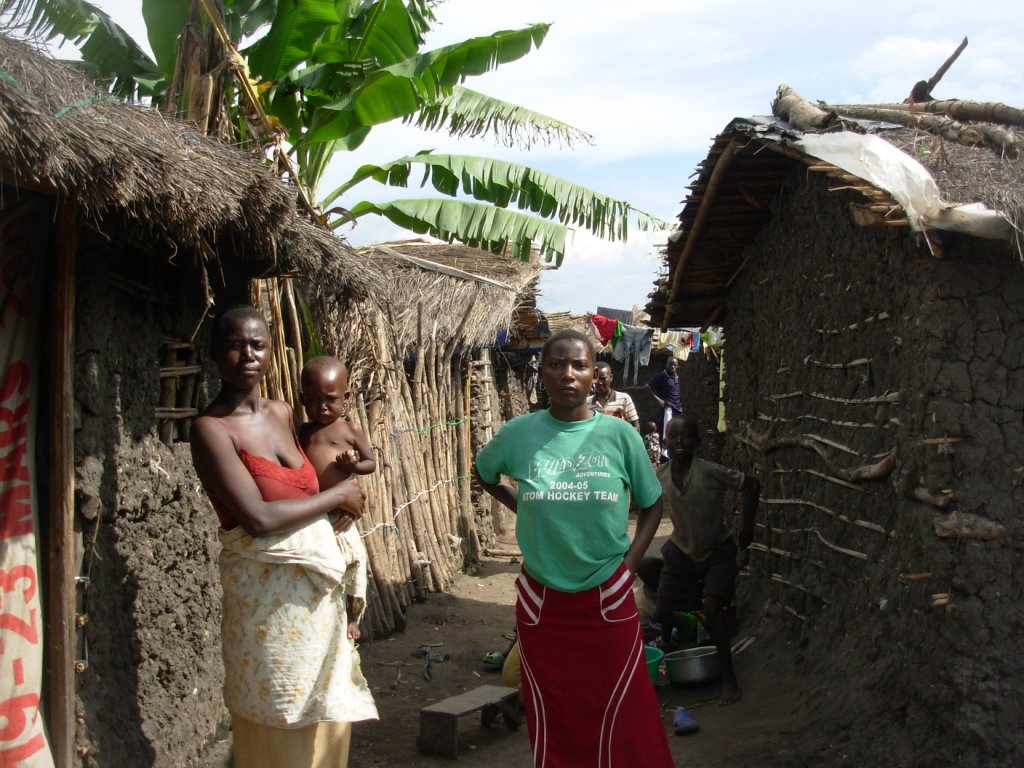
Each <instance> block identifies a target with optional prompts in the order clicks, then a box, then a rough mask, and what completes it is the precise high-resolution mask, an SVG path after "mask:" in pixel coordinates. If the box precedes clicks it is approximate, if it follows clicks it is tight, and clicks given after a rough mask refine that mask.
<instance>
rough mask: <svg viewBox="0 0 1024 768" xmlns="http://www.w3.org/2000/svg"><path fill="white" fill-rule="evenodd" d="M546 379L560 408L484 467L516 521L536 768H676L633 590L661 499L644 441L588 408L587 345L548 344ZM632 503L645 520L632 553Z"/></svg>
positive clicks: (554, 339) (518, 425)
mask: <svg viewBox="0 0 1024 768" xmlns="http://www.w3.org/2000/svg"><path fill="white" fill-rule="evenodd" d="M540 370H541V377H542V378H543V381H544V390H545V391H546V392H547V394H548V398H549V402H550V406H549V408H548V409H547V410H544V411H537V412H535V413H530V414H526V415H523V416H518V417H516V418H514V419H512V420H511V421H509V422H508V423H507V424H505V426H503V427H502V428H501V430H500V431H499V432H498V433H497V434H496V435H495V436H494V438H493V439H492V440H491V441H490V442H489V443H488V444H487V445H485V446H484V447H483V448H482V449H481V450H480V452H479V453H478V454H477V457H476V462H475V466H476V474H477V478H478V479H479V481H480V484H481V485H482V486H483V488H484V489H485V490H486V491H487V492H488V493H490V494H491V495H492V496H494V498H496V499H497V500H498V501H499V502H501V503H502V504H504V505H505V506H507V507H508V508H509V509H511V510H512V511H513V512H515V513H516V515H517V517H516V538H517V540H518V541H519V546H520V549H521V550H522V553H523V566H522V572H521V573H520V575H519V578H518V579H517V581H516V592H517V601H516V628H517V634H518V637H519V651H520V663H521V675H522V691H523V705H524V709H525V711H526V722H527V726H528V728H529V733H530V743H531V745H532V747H533V760H534V764H535V765H537V766H575V765H601V766H608V767H609V768H632V767H633V766H638V765H643V766H650V767H653V768H669V766H672V765H673V762H672V755H671V753H670V752H669V748H668V737H667V735H666V733H665V728H664V727H663V725H662V722H661V712H660V709H659V706H658V700H657V697H656V696H655V693H654V686H653V685H652V684H651V680H650V677H649V676H648V674H647V665H646V661H645V656H644V645H643V638H642V635H641V628H640V621H639V618H638V615H637V607H636V603H635V601H634V600H633V593H632V586H633V580H634V574H635V573H636V571H637V568H638V567H639V564H640V559H641V557H642V556H643V554H644V552H645V551H646V550H647V547H648V546H649V545H650V543H651V541H652V540H653V538H654V534H655V532H656V531H657V528H658V523H659V521H660V519H661V502H660V494H661V489H660V488H659V486H658V481H657V478H656V476H655V474H654V469H653V467H651V463H650V461H649V460H648V459H647V455H646V452H645V451H644V446H643V440H641V439H640V433H639V432H637V431H636V430H635V429H633V428H632V427H630V426H629V425H628V424H627V423H626V422H625V421H623V420H622V419H615V418H610V417H608V416H606V415H604V414H602V413H595V412H593V411H592V410H591V409H590V408H589V403H588V401H589V399H590V386H591V384H592V382H593V379H594V349H593V346H592V345H591V342H590V340H589V339H588V338H587V337H586V336H585V335H583V334H582V333H579V332H578V331H573V330H565V331H560V332H558V333H556V334H554V335H553V336H551V337H550V338H549V339H548V341H547V343H546V344H545V345H544V349H543V351H542V353H541V360H540ZM502 475H505V476H507V477H510V478H512V479H514V480H515V481H517V487H513V486H511V485H508V484H506V483H502V482H501V478H502ZM630 498H632V499H634V500H635V502H636V504H637V505H638V506H639V507H640V510H641V511H640V513H639V516H638V518H637V524H636V533H635V534H634V536H633V540H632V542H630V539H629V533H628V531H629V504H630Z"/></svg>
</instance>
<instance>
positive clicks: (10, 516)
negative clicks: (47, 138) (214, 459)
mask: <svg viewBox="0 0 1024 768" xmlns="http://www.w3.org/2000/svg"><path fill="white" fill-rule="evenodd" d="M5 197H6V195H5ZM11 197H12V198H15V199H7V200H4V201H3V202H0V301H2V304H0V766H4V767H5V768H6V767H7V766H11V768H14V766H18V768H53V758H52V756H51V754H50V747H49V745H48V744H47V741H46V733H45V731H44V729H43V716H42V712H41V709H40V707H41V703H42V699H41V697H42V691H41V687H42V672H43V610H42V603H41V591H40V586H41V584H40V578H39V558H38V547H37V542H38V540H39V539H38V531H39V520H38V508H37V498H36V493H35V488H36V483H35V472H36V467H35V448H36V446H35V435H36V395H37V389H38V385H37V382H36V378H37V368H36V363H37V361H36V350H37V345H36V339H37V337H38V328H37V320H38V312H37V311H36V305H37V303H38V302H37V301H36V300H35V295H34V294H35V291H36V282H37V275H38V270H37V269H36V268H37V266H38V265H39V264H40V263H41V260H42V257H43V254H42V252H41V251H42V248H41V245H42V239H41V238H40V237H39V232H40V228H41V227H43V226H45V221H44V219H43V216H42V214H41V211H40V209H39V207H38V206H36V205H33V204H32V203H30V202H25V201H22V200H18V199H17V195H12V196H11ZM68 407H70V404H69V406H68Z"/></svg>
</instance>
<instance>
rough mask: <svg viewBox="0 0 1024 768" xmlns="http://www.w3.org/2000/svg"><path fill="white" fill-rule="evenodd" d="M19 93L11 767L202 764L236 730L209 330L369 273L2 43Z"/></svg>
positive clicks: (211, 166)
mask: <svg viewBox="0 0 1024 768" xmlns="http://www.w3.org/2000/svg"><path fill="white" fill-rule="evenodd" d="M0 74H2V76H0V183H2V190H0V274H2V275H3V282H2V287H3V291H2V295H3V319H2V323H0V325H2V326H3V328H4V333H5V334H8V333H13V334H14V335H15V336H16V338H15V341H13V342H11V340H10V339H9V338H8V337H7V336H6V335H5V344H4V355H5V357H4V360H3V366H4V385H3V387H2V389H3V408H2V409H0V422H2V424H0V429H2V434H3V436H4V440H3V445H2V453H0V457H2V459H3V462H2V463H3V466H4V471H3V473H2V474H0V491H2V499H3V505H2V507H0V522H2V525H0V529H2V532H3V536H2V542H3V546H2V547H0V554H2V556H3V558H4V563H3V568H4V569H5V571H6V572H7V573H13V574H18V577H19V581H18V583H17V584H16V585H13V586H14V587H16V590H15V591H10V590H9V589H8V587H5V590H8V591H5V593H4V612H5V613H12V614H13V616H12V617H8V616H5V622H4V624H3V626H2V627H0V645H2V648H3V651H2V653H3V665H4V670H5V671H4V673H3V675H2V676H0V679H2V680H3V683H2V695H0V706H2V707H4V708H5V710H4V711H6V712H8V713H13V712H15V711H16V709H17V711H18V712H19V713H20V712H22V711H23V713H24V715H25V716H24V718H21V717H14V718H13V719H12V717H11V716H8V718H7V720H6V721H5V722H6V725H5V726H4V728H3V729H2V731H0V754H2V755H3V760H4V761H6V760H8V759H9V760H14V759H16V758H21V757H25V756H26V755H30V754H34V755H36V756H37V757H38V756H39V755H42V754H44V752H45V750H47V748H49V750H50V751H51V752H52V756H53V760H54V763H55V764H56V765H57V766H61V767H62V768H63V767H64V766H71V765H84V766H108V765H125V766H142V765H163V766H184V765H198V764H201V759H200V755H201V754H202V752H203V750H204V748H205V747H206V746H207V744H208V743H209V742H210V741H211V740H212V739H213V738H214V737H215V735H216V733H217V730H218V728H219V727H220V726H221V724H222V723H223V722H224V720H225V718H224V708H223V704H222V699H221V684H222V680H223V671H222V667H221V660H220V649H219V642H218V640H217V638H218V637H219V622H220V587H219V583H218V576H217V567H216V557H217V554H218V545H217V536H216V520H215V517H214V516H213V515H212V514H211V513H210V509H209V506H208V503H207V501H206V499H205V498H204V497H203V495H202V493H201V490H200V488H199V486H198V482H197V480H196V477H195V473H194V472H193V470H192V466H191V464H192V462H191V458H190V455H189V449H188V445H187V444H186V443H184V442H181V438H183V437H184V436H185V435H186V434H187V428H188V423H189V419H190V418H191V417H192V416H194V415H195V414H196V409H197V407H198V406H199V405H200V404H202V403H205V402H206V400H207V399H208V393H207V391H206V389H207V384H206V382H208V381H213V380H215V373H214V374H213V375H212V376H211V375H204V370H205V368H206V361H205V354H204V352H205V337H206V334H205V331H204V329H203V320H204V317H206V315H207V313H208V310H209V309H210V306H211V304H212V303H213V302H214V301H216V304H217V305H218V306H224V305H229V304H231V303H234V302H237V301H245V300H246V299H247V298H248V295H247V294H248V291H249V285H250V278H252V277H254V276H258V275H268V274H270V275H274V274H281V273H283V272H286V271H302V272H303V273H304V274H306V275H308V276H309V277H310V278H311V279H313V280H318V281H320V282H331V283H334V284H342V283H344V285H345V286H346V290H348V291H358V290H360V289H363V290H370V289H372V287H373V286H372V279H371V277H370V274H371V273H370V272H369V271H368V270H367V269H366V268H365V267H364V266H363V262H362V261H361V260H360V259H357V258H355V257H354V255H353V253H352V252H351V251H350V250H349V249H347V248H346V247H345V246H344V244H343V243H342V241H340V240H338V239H337V238H334V237H332V236H330V235H329V234H327V233H325V232H323V231H321V230H319V229H317V228H315V227H314V226H312V225H311V224H309V223H307V222H305V221H304V220H303V219H301V218H300V217H299V216H298V215H297V214H296V211H295V205H294V202H293V201H294V198H295V194H294V190H293V189H290V188H289V187H288V186H286V185H285V184H284V183H282V182H281V181H280V180H279V179H278V178H277V177H276V176H275V175H274V174H272V173H271V172H270V171H269V170H268V169H267V168H266V167H265V166H264V164H263V163H262V162H261V160H260V159H259V158H254V157H252V156H250V155H246V154H244V153H242V152H239V151H236V150H234V149H231V148H229V147H226V146H223V145H221V144H217V143H214V142H212V141H209V140H207V139H206V138H205V137H203V136H202V135H200V134H198V133H196V132H195V131H194V130H192V129H191V128H190V127H189V126H188V125H185V124H183V123H178V122H174V121H171V120H168V119H166V118H165V117H163V116H161V115H159V114H158V113H156V112H154V111H150V110H146V109H142V108H137V107H131V106H128V105H125V104H122V103H120V102H118V101H116V100H114V99H112V98H110V97H108V96H107V95H106V94H104V93H101V92H99V91H97V90H96V89H95V88H94V87H92V86H91V85H90V84H88V83H87V82H86V81H85V80H84V78H82V77H81V76H80V75H79V74H77V73H75V72H72V71H71V70H68V69H66V68H64V67H62V66H60V65H58V64H56V63H54V62H53V61H52V60H50V59H49V58H47V57H45V56H43V55H41V54H39V53H38V52H37V51H35V50H33V49H32V48H30V47H29V46H27V45H25V44H22V43H18V42H15V41H12V40H9V39H7V38H4V37H0ZM342 273H343V276H342ZM12 328H13V329H15V331H13V332H12V331H11V329H12ZM17 329H21V330H20V331H18V330H17ZM274 330H275V331H279V332H280V333H281V334H282V335H283V336H284V337H288V335H289V330H288V328H276V329H274ZM286 341H287V343H290V344H293V345H295V346H298V342H297V341H296V340H294V339H291V338H287V339H286ZM8 342H10V343H8ZM206 373H207V374H210V373H213V372H211V371H206ZM161 438H163V439H161ZM33 523H34V524H33ZM14 595H17V596H18V599H17V600H14V599H13V596H14ZM15 618H17V619H18V620H19V621H23V622H24V623H23V624H18V625H17V627H15V621H14V619H15ZM8 619H10V620H8ZM12 627H15V630H12ZM19 628H20V629H21V630H23V631H16V630H17V629H19ZM40 657H42V659H44V660H45V669H41V664H40ZM12 670H13V671H14V673H13V674H12V673H11V672H12ZM40 673H42V677H41V679H40ZM40 697H41V700H40ZM44 723H45V734H46V737H47V738H48V743H49V747H47V742H46V740H45V739H44V735H43V727H42V726H43V724H44ZM40 764H45V763H40Z"/></svg>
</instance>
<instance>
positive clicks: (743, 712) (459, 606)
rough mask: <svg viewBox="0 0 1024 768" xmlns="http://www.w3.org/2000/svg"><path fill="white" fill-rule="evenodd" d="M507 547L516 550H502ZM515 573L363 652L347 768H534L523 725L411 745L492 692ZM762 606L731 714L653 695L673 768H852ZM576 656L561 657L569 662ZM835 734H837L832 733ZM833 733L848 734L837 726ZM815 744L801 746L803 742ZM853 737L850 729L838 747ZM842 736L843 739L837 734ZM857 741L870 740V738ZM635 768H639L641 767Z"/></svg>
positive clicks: (746, 630) (459, 595) (744, 629)
mask: <svg viewBox="0 0 1024 768" xmlns="http://www.w3.org/2000/svg"><path fill="white" fill-rule="evenodd" d="M668 533H669V527H668V524H667V523H666V522H665V521H663V522H662V525H661V528H660V529H659V533H658V537H657V538H656V539H655V542H654V543H653V544H652V546H651V550H650V551H651V552H652V553H654V552H657V551H658V550H659V549H660V547H661V544H662V543H663V542H664V540H665V538H666V537H667V535H668ZM507 546H509V547H514V544H509V545H507ZM518 572H519V564H518V563H517V562H515V560H514V558H509V557H501V558H492V557H483V558H482V562H481V567H480V571H479V572H478V573H477V574H475V575H467V574H463V573H460V574H458V575H457V577H456V579H455V582H454V584H453V586H452V589H451V591H449V592H446V593H444V594H431V595H429V596H428V597H427V598H426V599H425V600H424V601H422V602H420V603H417V604H415V605H413V606H412V608H411V610H410V611H409V613H408V616H407V620H408V622H407V625H406V629H405V631H404V632H401V633H397V634H395V635H394V636H393V637H391V638H388V639H385V640H376V641H374V642H371V643H366V644H363V645H362V646H361V648H360V653H361V656H362V664H363V671H364V673H365V675H366V677H367V679H368V681H369V683H370V686H371V688H372V689H373V693H374V697H375V698H376V701H377V707H378V709H379V711H380V721H378V722H367V723H357V724H356V725H355V727H354V730H353V739H352V752H351V757H350V760H349V764H350V765H351V766H353V768H361V767H362V766H378V767H380V768H392V767H394V768H398V767H399V766H403V767H411V766H443V765H463V766H487V768H530V766H532V765H533V761H532V756H531V753H530V743H529V738H528V736H527V732H526V728H525V726H524V727H522V728H520V729H519V730H517V731H514V732H509V731H508V730H506V728H505V727H504V725H503V724H502V723H501V721H500V720H499V721H498V722H497V723H496V724H495V725H493V726H492V727H491V728H489V729H484V728H481V726H480V722H479V719H478V718H477V717H475V716H467V717H465V718H463V719H462V720H461V721H460V726H459V750H460V754H459V757H458V758H457V759H456V760H454V761H451V760H448V759H447V758H445V757H443V756H440V755H430V756H428V755H422V754H420V752H419V751H418V749H417V747H416V736H417V733H418V731H419V711H420V709H421V708H422V707H424V706H427V705H428V704H432V703H435V702H437V701H440V700H441V699H444V698H447V697H448V696H454V695H456V694H459V693H462V692H464V691H467V690H469V689H472V688H475V687H476V686H478V685H482V684H492V685H500V682H501V681H500V676H499V675H498V674H497V673H495V672H492V671H489V670H488V669H487V668H486V667H485V666H484V665H483V664H482V663H481V660H482V657H483V655H484V654H485V653H487V652H488V651H493V650H504V648H505V647H506V646H507V644H508V640H507V639H506V638H505V637H504V636H505V635H506V634H507V633H509V632H511V631H512V629H513V627H514V623H515V619H514V605H515V589H514V582H515V578H516V575H517V574H518ZM757 613H758V608H757V607H756V606H750V607H749V608H747V609H746V610H744V607H743V606H741V629H740V632H739V634H738V637H739V638H742V637H744V636H746V635H750V634H755V635H757V637H756V639H755V640H754V642H753V643H752V644H751V645H750V646H749V647H748V648H747V650H745V651H744V652H743V653H741V654H740V655H739V656H738V657H737V659H736V662H737V671H738V674H739V678H740V683H741V685H742V687H743V691H744V696H743V699H742V700H741V701H739V702H737V703H736V704H734V705H731V706H728V707H720V706H718V705H717V697H718V686H717V684H716V683H709V684H707V685H703V686H697V687H693V688H673V687H671V686H668V685H661V686H659V687H658V698H659V700H660V701H661V703H662V715H663V716H662V720H663V722H664V724H665V728H666V730H667V731H668V733H669V743H670V745H671V747H672V754H673V756H674V758H675V762H676V765H679V766H685V767H686V768H720V767H721V766H723V765H732V766H744V767H745V768H746V767H753V768H757V767H759V766H765V767H766V768H767V766H783V767H785V766H792V768H796V766H804V765H810V764H813V765H815V766H824V767H825V768H832V767H833V766H846V765H853V764H854V755H855V753H856V751H857V750H856V748H855V745H852V746H851V745H850V744H848V743H847V744H844V745H843V746H842V747H839V746H835V745H833V744H832V742H831V740H830V738H829V733H830V732H831V733H835V731H834V727H833V726H830V725H822V724H820V723H819V724H814V723H811V722H810V720H809V716H808V714H807V713H806V712H803V711H802V709H801V707H800V706H799V699H800V689H801V687H802V685H803V683H804V682H805V681H801V680H799V678H798V677H797V676H796V675H795V674H793V672H792V670H793V667H794V664H793V658H794V655H795V654H794V649H792V648H789V647H787V646H785V645H784V644H781V643H776V642H773V641H772V639H771V638H769V637H764V636H762V635H760V634H758V631H759V625H760V621H759V619H758V618H757ZM424 645H428V646H430V647H431V649H432V650H433V651H435V652H437V653H440V654H443V655H444V657H445V658H444V660H443V661H434V662H432V663H431V664H430V669H429V674H430V679H429V680H427V679H426V678H425V676H424V660H423V658H422V656H421V655H420V654H421V649H422V647H423V646H424ZM571 652H572V649H566V653H571ZM676 706H685V707H686V708H687V709H689V710H690V711H691V712H692V713H693V714H694V716H695V717H696V718H697V720H698V722H699V723H700V724H701V731H700V732H699V733H696V734H693V735H690V736H675V735H674V734H672V729H671V725H672V712H673V711H674V709H675V707H676ZM836 727H839V726H836ZM840 730H846V727H845V726H842V727H840ZM809 731H810V732H811V733H812V736H810V737H808V735H807V734H808V732H809ZM856 733H861V734H863V731H862V730H859V729H851V733H846V734H845V735H846V737H849V736H851V735H852V734H856ZM839 735H840V736H842V735H843V734H842V733H840V734H839ZM855 738H869V735H868V734H863V735H862V736H856V737H855ZM206 764H207V765H208V766H210V768H228V767H229V766H230V765H231V762H230V739H229V738H228V739H226V740H225V741H223V742H221V743H219V744H217V745H216V746H215V748H214V749H213V750H212V752H211V755H210V759H209V761H208V762H207V763H206ZM638 768H639V767H638Z"/></svg>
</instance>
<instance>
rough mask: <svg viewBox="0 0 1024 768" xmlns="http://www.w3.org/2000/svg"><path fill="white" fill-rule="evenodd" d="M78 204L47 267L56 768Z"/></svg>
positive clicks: (64, 736) (70, 553)
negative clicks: (50, 302) (49, 284)
mask: <svg viewBox="0 0 1024 768" xmlns="http://www.w3.org/2000/svg"><path fill="white" fill-rule="evenodd" d="M77 226H78V204H77V203H75V202H71V201H68V200H62V201H61V202H59V203H58V206H57V244H56V245H57V247H56V257H55V259H54V261H55V264H54V266H55V269H54V272H53V290H52V293H51V294H50V295H51V296H52V297H53V306H52V312H51V314H50V318H51V323H52V325H51V328H52V329H53V330H52V336H51V338H50V343H49V344H48V347H49V350H50V361H49V362H50V382H51V386H50V387H48V388H46V391H47V394H48V397H49V403H48V411H49V414H50V423H49V440H50V452H49V459H48V466H47V468H46V477H47V484H48V487H49V509H48V511H47V513H48V517H49V529H50V530H49V536H48V538H47V546H46V555H47V557H46V562H47V574H48V577H49V579H48V580H49V584H48V590H47V592H48V595H47V597H46V614H47V632H46V658H47V664H46V669H45V671H44V681H45V687H44V690H45V691H46V695H45V701H44V705H45V711H46V727H47V731H48V732H49V739H50V750H51V752H52V754H53V758H54V763H55V764H56V766H57V768H72V766H73V765H74V746H75V655H76V651H77V649H76V641H75V575H76V571H77V565H76V556H75V522H74V521H75V517H74V516H75V502H74V498H75V470H74V461H75V450H74V434H75V431H74V428H75V424H74V412H75V409H74V408H73V407H72V406H73V403H74V402H75V390H74V378H73V377H74V374H75V367H74V354H73V352H74V351H73V347H72V345H73V336H72V329H73V328H74V320H75V252H76V250H77V248H78V238H77Z"/></svg>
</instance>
